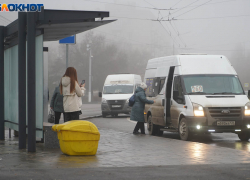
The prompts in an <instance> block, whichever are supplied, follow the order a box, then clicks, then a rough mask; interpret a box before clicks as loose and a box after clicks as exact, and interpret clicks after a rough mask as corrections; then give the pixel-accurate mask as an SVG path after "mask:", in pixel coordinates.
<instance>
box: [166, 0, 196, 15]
mask: <svg viewBox="0 0 250 180" xmlns="http://www.w3.org/2000/svg"><path fill="white" fill-rule="evenodd" d="M198 1H199V0H196V1H194V2H192V3H190V4H188V5H187V6H185V7H183V8H180V9H178V10H176V11H174V12H173V13H171V14H172V15H173V14H174V13H177V12H179V11H180V10H182V9H184V8H187V7H189V6H190V5H192V4H194V3H196V2H198Z"/></svg>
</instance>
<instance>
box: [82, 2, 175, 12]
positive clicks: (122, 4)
mask: <svg viewBox="0 0 250 180" xmlns="http://www.w3.org/2000/svg"><path fill="white" fill-rule="evenodd" d="M83 1H90V2H96V3H103V4H114V5H118V6H127V7H137V8H144V9H152V10H174V9H164V8H163V9H159V8H150V7H142V6H135V5H127V4H119V3H111V2H103V1H96V0H83Z"/></svg>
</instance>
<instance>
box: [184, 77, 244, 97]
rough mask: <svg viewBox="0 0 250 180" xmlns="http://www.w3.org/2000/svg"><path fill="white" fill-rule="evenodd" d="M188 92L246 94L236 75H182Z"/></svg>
mask: <svg viewBox="0 0 250 180" xmlns="http://www.w3.org/2000/svg"><path fill="white" fill-rule="evenodd" d="M182 77H183V82H184V86H185V89H186V93H187V94H197V95H198V94H244V92H243V89H242V86H241V84H240V81H239V79H238V77H237V76H235V75H187V76H182Z"/></svg>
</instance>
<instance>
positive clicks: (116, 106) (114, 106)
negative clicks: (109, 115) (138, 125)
mask: <svg viewBox="0 0 250 180" xmlns="http://www.w3.org/2000/svg"><path fill="white" fill-rule="evenodd" d="M112 107H113V108H119V107H121V105H112Z"/></svg>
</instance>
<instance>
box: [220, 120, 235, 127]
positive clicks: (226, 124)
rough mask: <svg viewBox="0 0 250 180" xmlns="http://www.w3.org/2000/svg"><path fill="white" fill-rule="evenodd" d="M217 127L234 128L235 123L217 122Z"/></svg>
mask: <svg viewBox="0 0 250 180" xmlns="http://www.w3.org/2000/svg"><path fill="white" fill-rule="evenodd" d="M217 126H235V121H217Z"/></svg>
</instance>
